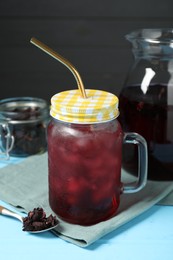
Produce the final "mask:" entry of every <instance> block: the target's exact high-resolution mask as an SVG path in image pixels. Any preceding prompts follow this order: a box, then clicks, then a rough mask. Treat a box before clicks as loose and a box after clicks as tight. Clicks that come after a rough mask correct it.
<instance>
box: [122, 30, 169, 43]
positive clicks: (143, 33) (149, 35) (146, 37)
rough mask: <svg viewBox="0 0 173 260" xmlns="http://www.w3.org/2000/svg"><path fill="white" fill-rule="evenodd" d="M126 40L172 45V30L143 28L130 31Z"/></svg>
mask: <svg viewBox="0 0 173 260" xmlns="http://www.w3.org/2000/svg"><path fill="white" fill-rule="evenodd" d="M125 37H126V39H127V40H129V41H133V40H135V39H138V40H141V41H146V42H151V43H173V28H143V29H137V30H134V31H131V32H130V33H128V34H126V35H125Z"/></svg>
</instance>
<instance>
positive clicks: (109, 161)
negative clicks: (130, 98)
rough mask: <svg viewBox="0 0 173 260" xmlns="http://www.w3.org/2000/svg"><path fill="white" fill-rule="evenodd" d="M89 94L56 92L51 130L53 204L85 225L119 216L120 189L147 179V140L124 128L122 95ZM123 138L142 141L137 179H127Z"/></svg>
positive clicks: (132, 188) (133, 187) (134, 189)
mask: <svg viewBox="0 0 173 260" xmlns="http://www.w3.org/2000/svg"><path fill="white" fill-rule="evenodd" d="M86 94H87V98H82V97H81V96H80V92H79V90H70V91H64V92H60V93H58V94H56V95H54V96H53V97H52V99H51V111H50V114H51V121H50V123H49V125H48V131H47V138H48V168H49V203H50V206H51V208H52V210H53V211H54V212H55V213H56V214H57V215H58V216H59V217H60V218H62V219H63V220H65V221H67V222H70V223H75V224H80V225H92V224H95V223H98V222H100V221H104V220H107V219H109V218H110V217H112V216H114V215H115V214H116V212H117V209H118V207H119V203H120V197H121V196H120V195H121V194H122V193H134V192H138V191H140V190H141V189H142V188H143V187H144V186H145V184H146V181H147V145H146V141H145V139H144V138H143V137H142V136H140V135H139V134H137V133H125V134H124V133H123V131H122V128H121V125H120V123H119V121H118V120H117V117H118V115H119V110H118V98H117V97H116V96H115V95H113V94H111V93H108V92H106V91H100V90H92V89H86ZM123 143H125V144H126V145H128V144H135V145H137V147H138V153H139V158H138V162H139V176H138V179H137V181H136V182H135V183H133V184H124V183H122V182H121V166H122V146H123ZM128 196H130V194H129V195H128Z"/></svg>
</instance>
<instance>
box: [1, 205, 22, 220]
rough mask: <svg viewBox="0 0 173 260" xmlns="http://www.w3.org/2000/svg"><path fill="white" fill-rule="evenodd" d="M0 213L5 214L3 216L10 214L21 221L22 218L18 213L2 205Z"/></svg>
mask: <svg viewBox="0 0 173 260" xmlns="http://www.w3.org/2000/svg"><path fill="white" fill-rule="evenodd" d="M0 214H2V215H5V216H10V217H14V218H17V219H19V220H20V221H21V222H23V218H22V217H21V216H20V215H18V214H17V213H15V212H12V211H11V210H8V209H6V208H4V207H2V206H0Z"/></svg>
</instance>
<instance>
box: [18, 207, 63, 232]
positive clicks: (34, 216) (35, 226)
mask: <svg viewBox="0 0 173 260" xmlns="http://www.w3.org/2000/svg"><path fill="white" fill-rule="evenodd" d="M58 222H59V221H58V220H57V218H56V217H55V216H52V214H51V215H50V216H49V217H46V213H45V212H44V210H43V209H42V208H34V209H33V211H30V212H29V213H28V216H27V217H25V218H24V219H23V231H40V230H44V229H47V228H51V227H53V226H55V225H57V224H58Z"/></svg>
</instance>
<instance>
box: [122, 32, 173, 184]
mask: <svg viewBox="0 0 173 260" xmlns="http://www.w3.org/2000/svg"><path fill="white" fill-rule="evenodd" d="M126 39H127V40H128V41H130V43H131V44H132V52H133V55H134V64H133V66H132V67H131V69H130V71H129V73H128V75H127V78H126V80H125V84H124V87H123V89H122V91H121V93H120V96H119V98H120V121H121V124H122V127H123V130H124V131H126V132H127V131H133V132H137V133H139V134H141V135H142V136H143V137H144V138H145V139H146V140H147V145H148V157H149V158H148V171H149V172H148V178H150V179H157V180H173V29H141V30H137V31H133V32H131V33H129V34H128V35H126ZM124 150H125V151H124V163H123V167H124V168H125V169H127V170H128V171H130V172H131V173H133V174H135V173H136V171H137V167H138V165H137V159H136V156H137V150H136V148H134V147H130V146H128V147H125V149H124Z"/></svg>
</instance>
